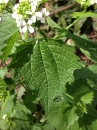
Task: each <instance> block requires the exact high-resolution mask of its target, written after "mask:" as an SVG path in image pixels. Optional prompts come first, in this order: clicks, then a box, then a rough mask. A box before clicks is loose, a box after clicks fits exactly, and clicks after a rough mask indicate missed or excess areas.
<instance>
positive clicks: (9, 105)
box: [0, 94, 15, 118]
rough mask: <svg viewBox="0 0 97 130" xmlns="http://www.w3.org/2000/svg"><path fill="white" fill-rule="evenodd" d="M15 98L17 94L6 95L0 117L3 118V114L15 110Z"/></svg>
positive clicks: (9, 113)
mask: <svg viewBox="0 0 97 130" xmlns="http://www.w3.org/2000/svg"><path fill="white" fill-rule="evenodd" d="M14 98H15V95H9V94H8V96H7V97H6V99H5V101H4V103H3V105H2V109H1V112H0V117H1V118H2V116H3V115H5V114H6V115H8V116H9V115H11V113H12V111H13V107H14Z"/></svg>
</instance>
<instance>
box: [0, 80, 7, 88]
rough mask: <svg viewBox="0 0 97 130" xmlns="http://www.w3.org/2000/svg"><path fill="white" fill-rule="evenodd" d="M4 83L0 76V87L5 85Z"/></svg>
mask: <svg viewBox="0 0 97 130" xmlns="http://www.w3.org/2000/svg"><path fill="white" fill-rule="evenodd" d="M6 86H7V85H6V83H5V82H4V80H3V79H2V78H0V88H4V87H6Z"/></svg>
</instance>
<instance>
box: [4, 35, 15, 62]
mask: <svg viewBox="0 0 97 130" xmlns="http://www.w3.org/2000/svg"><path fill="white" fill-rule="evenodd" d="M16 38H17V33H15V34H13V35H12V36H11V37H10V38H9V39H8V40H6V42H5V43H6V44H7V45H6V46H5V47H4V48H3V49H2V52H3V54H2V58H3V59H4V60H6V59H7V57H8V56H9V55H10V54H11V52H12V51H13V47H14V45H15V42H16Z"/></svg>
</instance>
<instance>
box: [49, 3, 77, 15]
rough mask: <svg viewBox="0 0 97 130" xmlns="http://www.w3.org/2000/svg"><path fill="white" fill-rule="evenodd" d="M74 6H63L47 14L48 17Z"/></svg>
mask: <svg viewBox="0 0 97 130" xmlns="http://www.w3.org/2000/svg"><path fill="white" fill-rule="evenodd" d="M74 5H75V4H70V5H68V6H63V7H61V8H60V9H58V10H55V11H54V12H51V13H50V14H49V16H51V15H55V14H57V13H59V12H61V11H63V10H66V9H69V8H71V7H72V6H74Z"/></svg>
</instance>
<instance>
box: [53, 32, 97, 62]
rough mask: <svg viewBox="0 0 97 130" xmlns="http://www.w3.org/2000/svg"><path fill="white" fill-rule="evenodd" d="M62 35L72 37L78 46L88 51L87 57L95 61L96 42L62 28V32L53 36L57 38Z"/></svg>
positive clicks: (96, 52) (96, 56) (96, 57)
mask: <svg viewBox="0 0 97 130" xmlns="http://www.w3.org/2000/svg"><path fill="white" fill-rule="evenodd" d="M64 36H65V37H67V38H70V39H72V40H73V41H74V43H75V45H76V46H77V47H78V48H82V49H83V50H85V51H88V52H89V53H90V55H89V54H88V55H87V57H88V56H89V57H88V58H90V59H91V60H94V61H96V62H97V55H96V54H97V44H96V42H94V41H92V40H90V39H85V38H82V37H79V36H77V35H74V34H72V33H70V32H69V31H67V30H63V31H62V33H61V34H60V35H59V36H58V37H55V38H57V39H59V38H60V37H64ZM86 54H87V53H86Z"/></svg>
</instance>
